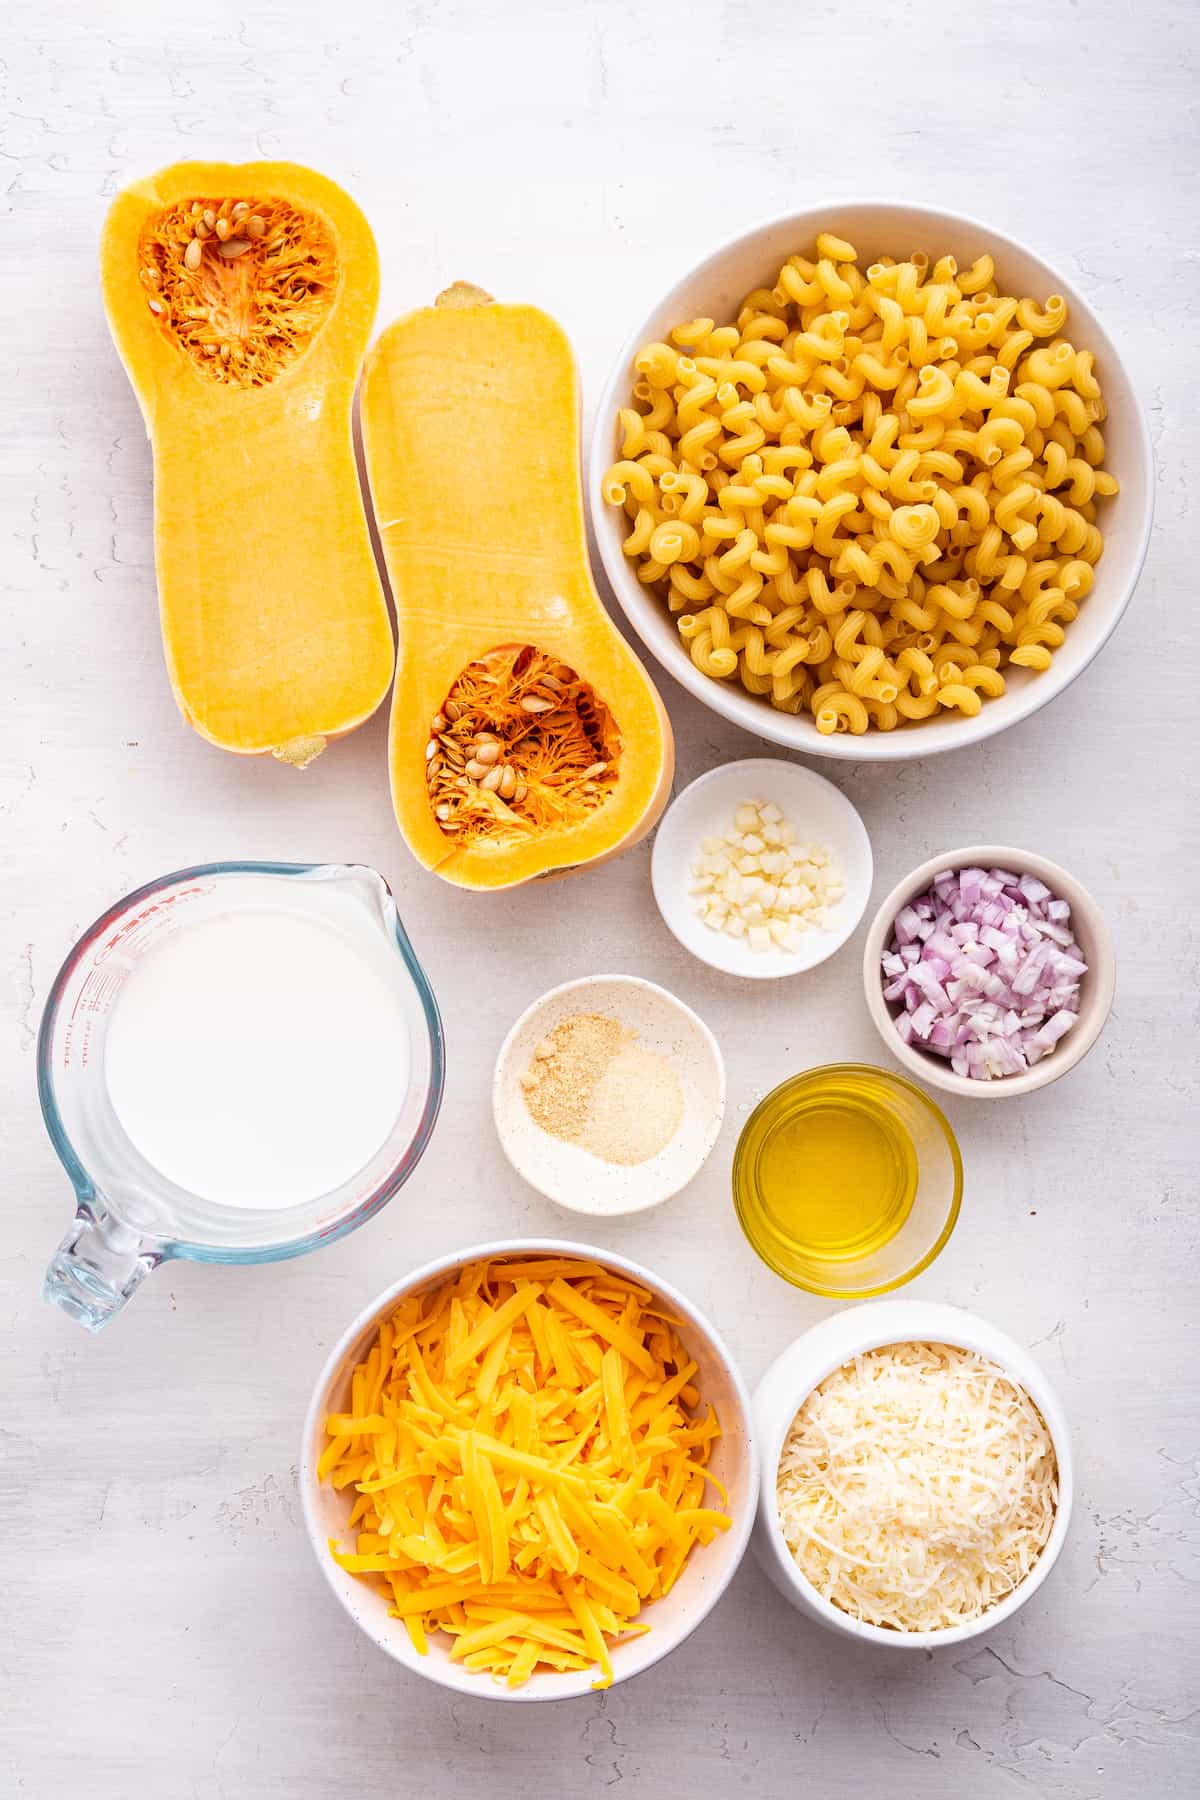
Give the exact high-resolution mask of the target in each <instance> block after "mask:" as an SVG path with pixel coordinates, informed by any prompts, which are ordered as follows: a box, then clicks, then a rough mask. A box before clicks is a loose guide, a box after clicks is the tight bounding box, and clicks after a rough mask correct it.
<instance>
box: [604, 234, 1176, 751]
mask: <svg viewBox="0 0 1200 1800" xmlns="http://www.w3.org/2000/svg"><path fill="white" fill-rule="evenodd" d="M820 231H835V232H837V233H838V234H839V235H841V236H843V237H847V238H849V239H850V241H851V242H852V243H853V244H854V245H855V246H856V247H857V249H858V250H859V252H860V254H861V260H862V263H863V266H864V267H865V266H866V265H867V264H868V263H870V262H872V261H874V260H875V259H876V258H877V257H879V256H884V255H890V256H893V257H897V258H899V257H903V256H905V255H907V254H908V253H909V252H910V251H912V250H917V249H923V250H926V251H927V252H928V254H929V255H930V257H931V258H934V257H936V256H939V255H944V254H945V253H947V252H949V253H951V254H952V255H954V256H955V257H957V259H958V262H959V265H960V267H962V268H966V267H967V266H968V265H969V264H970V263H972V262H973V261H974V260H975V258H976V257H977V256H979V255H980V254H981V253H982V252H984V251H988V252H990V253H991V254H992V255H993V256H994V257H995V260H996V267H997V278H998V280H999V282H1000V283H1001V290H1002V291H1003V292H1007V293H1013V294H1017V295H1025V294H1031V295H1033V296H1034V297H1035V298H1037V299H1038V300H1042V299H1044V298H1045V296H1046V295H1047V294H1052V293H1058V294H1062V295H1063V297H1064V298H1065V299H1066V302H1067V307H1068V317H1067V335H1068V336H1069V337H1070V339H1071V341H1072V343H1074V344H1075V345H1076V347H1077V348H1079V349H1086V350H1091V351H1093V352H1094V354H1095V357H1096V372H1097V375H1098V376H1099V378H1100V381H1101V382H1102V384H1103V388H1104V397H1105V402H1106V404H1107V407H1108V419H1107V421H1106V423H1105V425H1104V428H1103V429H1104V437H1105V442H1106V445H1107V455H1106V459H1105V460H1106V463H1107V466H1108V468H1109V469H1110V470H1111V471H1112V473H1113V474H1114V475H1116V476H1117V478H1118V479H1119V481H1120V483H1121V492H1120V494H1118V495H1117V496H1116V497H1115V498H1114V499H1112V500H1111V501H1108V502H1106V503H1105V506H1104V512H1103V518H1102V520H1101V523H1102V526H1103V530H1104V555H1103V556H1102V557H1101V559H1100V562H1099V564H1098V565H1097V568H1096V582H1095V586H1094V588H1093V589H1092V592H1091V593H1090V594H1089V595H1088V597H1087V600H1086V601H1085V603H1084V604H1083V605H1082V606H1081V608H1080V611H1079V617H1078V618H1077V619H1076V620H1074V622H1073V623H1072V624H1071V626H1070V627H1069V628H1068V630H1067V634H1066V642H1065V643H1064V644H1063V646H1062V648H1061V649H1060V650H1057V651H1056V652H1055V654H1054V661H1053V662H1052V664H1051V666H1050V668H1049V669H1047V670H1046V671H1045V672H1044V673H1042V674H1036V673H1033V672H1031V671H1029V670H1024V669H1012V670H1006V671H1005V680H1006V682H1007V683H1008V686H1007V690H1006V692H1005V693H1004V694H1002V695H1001V696H1000V698H999V699H998V700H988V701H985V703H984V705H983V706H982V708H981V709H980V711H979V713H978V715H977V716H976V717H975V718H973V719H969V718H964V717H962V716H960V715H958V714H953V715H951V714H950V713H944V714H942V716H940V717H937V718H933V719H929V720H926V721H923V722H922V723H920V724H912V725H907V726H904V727H901V728H900V729H899V730H897V731H868V732H866V733H864V734H863V735H862V736H861V737H853V736H851V735H849V734H848V733H835V734H834V735H833V736H831V737H822V736H821V734H820V732H819V731H818V730H817V728H816V726H815V724H814V723H813V720H812V718H811V717H810V716H809V715H807V714H801V715H797V716H795V717H793V716H792V715H791V714H790V713H783V712H778V711H777V710H776V709H775V708H774V707H772V706H771V705H770V704H769V702H768V701H766V700H764V699H761V698H759V697H758V696H756V695H753V694H748V693H746V692H745V690H744V689H743V688H741V687H740V686H738V685H736V684H735V683H734V682H732V681H714V680H713V679H712V678H711V677H709V676H707V675H703V674H701V672H700V670H699V669H698V668H696V666H695V664H694V663H693V662H692V659H691V657H690V655H689V654H688V651H687V649H686V647H685V646H684V644H683V642H682V640H681V638H680V636H679V633H678V630H677V629H676V625H675V621H674V619H673V618H672V617H671V615H670V613H669V612H668V611H667V608H666V606H665V605H664V603H663V602H662V600H661V599H660V598H659V597H658V595H657V594H654V593H651V592H650V590H649V589H648V588H646V587H644V586H643V585H642V583H641V582H640V581H639V580H638V579H637V575H636V572H635V567H634V564H633V563H632V562H630V561H629V559H628V558H627V557H626V556H625V555H624V553H623V551H622V549H621V541H622V539H623V538H624V537H625V536H627V535H628V530H629V525H628V520H627V519H626V516H625V514H624V513H623V512H621V511H620V510H619V509H618V508H616V507H612V506H609V505H608V504H607V503H606V502H605V500H604V498H603V495H602V493H601V483H602V481H603V479H604V474H605V471H606V470H607V469H608V467H609V465H610V463H612V462H613V461H614V460H615V458H616V456H617V454H618V448H617V425H616V418H617V411H618V409H619V408H620V407H622V406H628V405H629V404H630V399H629V395H630V390H631V387H632V383H633V379H634V378H633V369H632V365H633V358H634V356H635V354H636V352H637V351H638V350H639V349H640V348H641V346H642V345H643V344H645V343H648V342H652V341H653V340H655V339H660V338H662V337H663V336H664V335H665V334H666V333H667V332H668V331H669V330H670V329H671V327H672V326H673V325H678V324H680V323H681V322H682V321H683V320H685V319H691V318H695V317H697V316H703V317H708V318H713V319H715V320H717V322H718V323H728V322H730V321H731V320H732V319H733V317H734V315H735V313H736V311H737V308H738V306H739V304H740V302H741V300H742V298H743V296H744V295H745V294H746V293H748V292H749V291H750V289H751V288H754V287H758V286H761V285H762V284H763V283H764V282H766V283H768V284H769V283H771V282H773V281H774V279H775V276H776V273H777V272H778V270H779V267H780V265H781V264H782V263H783V262H784V261H785V260H786V258H787V257H788V256H790V255H792V254H793V253H794V252H795V251H797V250H800V251H807V250H808V249H809V248H810V247H811V245H812V243H813V241H814V239H815V237H816V235H817V233H818V232H820ZM587 490H588V503H589V506H590V509H591V516H592V525H593V528H594V530H595V533H596V542H597V544H598V546H599V549H600V557H601V560H602V562H603V564H604V569H605V573H606V574H607V576H608V579H609V582H610V584H611V586H612V589H613V592H614V593H615V595H616V597H617V600H618V601H619V602H620V604H621V607H622V608H623V610H624V612H625V614H626V616H627V618H628V619H629V622H630V624H631V625H632V626H633V628H634V630H635V631H636V632H637V634H638V636H639V637H640V638H641V640H642V642H643V643H644V644H645V646H646V648H647V649H648V650H649V651H651V653H652V654H653V655H654V656H655V657H656V658H657V659H658V661H659V662H660V663H661V664H662V666H663V668H664V669H666V670H667V672H668V673H669V674H670V675H673V676H674V678H675V680H676V681H678V682H679V683H680V684H681V685H682V686H683V687H685V688H687V689H688V691H689V692H690V693H693V694H695V695H696V697H697V699H699V700H703V702H704V703H705V705H706V706H710V707H712V709H713V711H714V712H717V713H721V714H722V715H723V716H724V717H725V718H727V719H731V720H732V721H733V723H734V724H735V725H741V726H742V727H743V728H744V729H745V730H747V731H753V732H757V733H758V735H759V736H760V737H764V738H769V739H771V741H772V742H774V743H777V744H786V745H787V746H788V747H789V748H790V749H792V750H802V751H804V752H806V753H807V754H808V755H810V756H833V757H841V758H843V759H845V760H848V761H852V762H902V761H904V760H906V759H908V758H911V757H917V756H933V755H936V754H938V753H939V752H941V751H943V750H955V749H961V748H963V747H964V746H966V745H967V744H977V743H979V742H981V741H982V739H984V738H989V737H992V736H993V735H994V734H995V733H996V732H998V731H1005V730H1007V728H1008V727H1009V726H1010V725H1016V724H1017V723H1019V721H1020V720H1022V719H1027V718H1028V717H1029V715H1030V714H1031V713H1034V712H1036V711H1037V709H1038V708H1039V707H1040V706H1045V704H1046V703H1047V701H1049V700H1052V699H1053V698H1054V696H1055V695H1056V694H1060V693H1061V692H1062V691H1063V689H1064V688H1065V687H1067V686H1069V684H1070V683H1071V682H1072V681H1074V679H1075V677H1076V676H1077V675H1079V674H1081V673H1082V671H1083V670H1084V669H1086V668H1087V666H1088V664H1089V663H1090V662H1091V660H1092V658H1093V657H1094V656H1095V655H1096V654H1097V652H1098V651H1099V650H1100V649H1101V648H1102V647H1103V645H1104V644H1105V643H1106V642H1107V640H1108V638H1109V637H1110V636H1111V635H1112V633H1113V631H1114V630H1115V629H1116V626H1117V623H1118V621H1119V620H1120V617H1121V615H1122V613H1123V612H1124V611H1125V608H1126V606H1127V605H1128V603H1129V599H1130V596H1131V595H1132V593H1133V589H1134V586H1135V584H1136V582H1137V578H1138V575H1139V573H1140V571H1141V567H1142V563H1143V561H1144V560H1145V556H1146V546H1147V544H1148V543H1149V540H1150V522H1151V516H1152V512H1153V492H1154V463H1153V456H1152V452H1151V448H1150V434H1149V431H1148V429H1147V426H1146V420H1145V416H1144V414H1143V412H1142V407H1141V404H1140V402H1139V400H1138V397H1137V393H1136V391H1135V389H1134V386H1133V381H1132V378H1131V376H1130V374H1129V371H1128V370H1127V368H1126V367H1125V365H1124V363H1123V362H1122V361H1121V357H1120V355H1119V353H1118V351H1117V348H1116V346H1115V345H1114V343H1113V341H1112V339H1111V338H1110V337H1109V335H1108V333H1107V332H1106V331H1105V329H1104V327H1103V325H1102V324H1101V323H1100V320H1099V319H1098V318H1097V316H1096V314H1095V312H1094V311H1093V310H1092V307H1091V306H1090V305H1089V303H1088V302H1087V300H1086V299H1085V298H1084V297H1083V295H1082V294H1080V292H1079V291H1078V289H1077V288H1075V287H1074V286H1073V284H1072V283H1071V282H1070V281H1068V280H1067V279H1066V277H1065V276H1063V275H1062V274H1060V273H1059V271H1058V270H1057V269H1055V268H1053V267H1052V266H1051V265H1050V264H1049V263H1048V262H1045V261H1044V260H1043V259H1042V258H1041V257H1040V256H1038V255H1036V254H1035V253H1034V252H1033V251H1032V250H1030V249H1028V248H1027V247H1026V246H1025V245H1023V244H1020V243H1018V242H1017V241H1016V240H1015V239H1013V238H1010V237H1007V236H1006V235H1005V234H1004V233H1003V232H1002V231H998V230H996V228H995V227H994V226H992V225H984V224H981V223H979V222H978V221H977V220H975V219H969V218H965V217H963V215H961V214H959V213H951V212H943V211H940V210H938V209H937V208H935V207H928V206H909V205H905V204H903V203H900V202H896V201H888V200H848V201H840V202H831V203H829V204H827V205H822V206H816V207H812V208H810V209H808V210H807V211H805V212H797V213H792V214H790V215H789V216H788V217H787V218H783V219H772V220H770V221H769V222H768V223H767V224H765V225H759V226H756V227H755V228H754V229H753V230H752V231H747V232H745V233H744V234H743V235H742V236H741V237H738V238H734V239H733V240H732V242H730V243H727V244H723V245H722V246H721V247H720V248H719V249H717V250H715V251H714V252H713V254H712V255H711V256H708V257H706V258H705V260H704V261H703V262H702V263H698V264H697V266H696V267H695V268H694V269H692V270H690V271H689V272H688V273H687V274H686V275H684V276H683V277H682V279H681V280H679V281H678V282H676V284H675V286H674V287H673V288H672V289H671V290H670V292H669V293H668V294H666V295H665V296H664V297H663V298H662V299H661V300H660V301H659V302H658V304H657V305H656V306H655V307H654V308H653V309H652V311H651V312H649V313H648V314H647V315H646V317H645V318H643V319H642V320H641V322H640V323H639V324H637V325H636V326H635V327H634V329H633V330H632V331H631V332H630V335H629V338H628V340H627V342H626V343H625V345H624V348H623V349H622V351H621V354H620V355H619V356H618V358H617V360H616V363H615V365H614V367H613V371H612V374H611V375H610V376H609V379H608V383H607V385H606V387H605V389H604V393H603V394H602V396H601V399H600V405H599V409H598V411H597V413H596V423H595V428H594V431H593V434H592V443H591V452H590V457H589V462H588V473H587Z"/></svg>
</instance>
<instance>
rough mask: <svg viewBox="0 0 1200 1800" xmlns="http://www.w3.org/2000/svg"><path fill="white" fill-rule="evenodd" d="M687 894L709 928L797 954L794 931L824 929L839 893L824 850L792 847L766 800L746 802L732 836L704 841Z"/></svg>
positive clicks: (793, 836) (793, 839)
mask: <svg viewBox="0 0 1200 1800" xmlns="http://www.w3.org/2000/svg"><path fill="white" fill-rule="evenodd" d="M690 891H691V894H692V896H693V899H694V900H695V903H696V912H697V914H698V915H699V917H700V918H701V919H702V920H703V921H704V923H705V924H706V925H707V926H708V927H709V929H710V930H712V931H723V932H726V933H727V934H728V935H729V936H730V937H737V938H745V939H746V941H747V943H748V944H749V946H750V948H751V949H752V950H760V951H761V950H772V949H778V950H795V949H797V948H798V947H799V936H800V933H801V932H803V931H807V930H808V928H809V927H810V926H813V925H815V926H818V927H822V926H824V925H826V924H827V923H828V914H827V908H828V907H830V906H832V905H833V903H834V902H835V901H836V900H840V899H841V897H842V894H843V893H844V891H845V890H844V888H843V885H842V880H841V875H840V872H839V870H838V869H837V867H836V865H835V863H834V861H833V858H832V856H831V855H830V852H829V851H828V850H827V849H826V848H825V847H824V845H822V844H802V843H800V842H799V833H798V832H797V830H796V827H795V826H794V825H793V824H792V823H791V821H790V820H789V819H786V818H785V817H784V815H783V813H782V812H781V811H780V809H779V808H778V807H777V806H776V805H775V804H774V802H773V801H770V800H746V801H743V803H742V804H741V805H740V806H739V807H738V809H737V811H736V812H735V814H734V819H733V829H732V831H730V832H729V833H727V834H726V835H725V836H724V837H706V838H705V839H704V842H703V844H702V845H701V855H700V858H699V860H698V861H697V862H696V863H695V864H694V865H693V867H692V885H691V890H690Z"/></svg>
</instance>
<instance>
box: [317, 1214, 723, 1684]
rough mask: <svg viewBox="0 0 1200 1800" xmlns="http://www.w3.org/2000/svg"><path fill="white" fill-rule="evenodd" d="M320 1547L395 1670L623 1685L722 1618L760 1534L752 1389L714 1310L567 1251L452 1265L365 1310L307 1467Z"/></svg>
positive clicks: (326, 1390) (449, 1680)
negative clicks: (712, 1316)
mask: <svg viewBox="0 0 1200 1800" xmlns="http://www.w3.org/2000/svg"><path fill="white" fill-rule="evenodd" d="M300 1493H301V1499H302V1502H303V1506H304V1518H305V1524H306V1526H307V1529H308V1535H309V1541H310V1542H311V1544H312V1547H313V1553H314V1555H315V1556H316V1558H317V1561H318V1563H319V1564H320V1566H321V1568H322V1570H323V1571H324V1573H325V1576H326V1579H327V1580H328V1582H329V1584H330V1586H331V1587H332V1589H333V1591H334V1593H335V1594H336V1596H337V1598H338V1600H339V1601H340V1602H341V1605H342V1606H343V1607H344V1609H345V1611H346V1612H347V1613H349V1615H350V1617H351V1618H352V1619H353V1620H354V1622H355V1624H356V1625H358V1626H359V1627H360V1628H361V1629H362V1630H363V1631H364V1632H365V1633H366V1634H367V1636H368V1637H369V1638H370V1639H371V1640H372V1641H373V1642H374V1643H375V1644H377V1645H378V1646H379V1647H380V1649H382V1650H385V1651H386V1652H387V1653H388V1655H389V1656H392V1657H394V1658H395V1660H396V1661H397V1662H399V1663H402V1664H403V1665H404V1667H405V1668H407V1669H409V1670H411V1671H413V1672H414V1673H416V1674H420V1675H424V1676H426V1677H427V1678H428V1679H429V1680H431V1681H435V1682H437V1683H438V1684H439V1685H440V1686H442V1687H448V1688H452V1689H455V1690H457V1691H458V1692H460V1693H467V1694H474V1695H475V1696H476V1697H478V1698H481V1699H491V1700H518V1701H526V1700H564V1699H571V1698H573V1697H576V1696H578V1695H580V1694H586V1693H589V1692H590V1691H591V1690H592V1689H593V1688H604V1687H607V1686H609V1685H610V1684H611V1683H614V1682H618V1681H625V1680H628V1679H629V1677H630V1676H632V1675H636V1674H639V1673H640V1672H641V1670H643V1669H647V1668H649V1667H650V1666H651V1665H652V1664H653V1663H656V1662H658V1661H659V1660H660V1658H662V1657H663V1656H666V1655H667V1654H668V1653H669V1652H670V1651H671V1650H673V1649H674V1648H675V1646H676V1645H677V1644H680V1643H682V1642H683V1640H684V1638H686V1637H687V1636H688V1635H689V1633H690V1632H692V1631H693V1630H694V1629H695V1627H696V1626H697V1625H698V1624H699V1623H700V1621H701V1620H702V1619H703V1618H704V1617H705V1616H706V1615H707V1614H708V1612H709V1611H710V1610H711V1608H712V1607H714V1606H715V1605H716V1603H717V1601H718V1600H719V1599H720V1597H721V1595H722V1594H723V1593H724V1591H725V1589H726V1587H727V1586H728V1585H729V1582H730V1581H731V1580H732V1578H733V1575H734V1572H735V1571H736V1569H737V1566H738V1564H739V1563H740V1562H741V1559H742V1556H743V1553H744V1551H745V1549H746V1545H747V1543H748V1542H749V1537H750V1531H751V1528H752V1526H753V1523H754V1514H755V1506H756V1502H757V1496H758V1464H757V1459H756V1457H755V1454H754V1446H753V1441H752V1430H751V1422H750V1399H749V1395H748V1393H747V1390H746V1387H745V1384H744V1383H743V1381H742V1378H741V1376H740V1375H739V1373H738V1371H737V1368H736V1366H735V1364H734V1362H733V1360H732V1358H731V1357H730V1355H729V1352H728V1351H727V1350H726V1348H725V1346H724V1344H723V1343H722V1342H721V1340H720V1338H719V1337H718V1336H717V1334H716V1332H715V1331H714V1330H713V1328H712V1326H711V1325H710V1324H709V1323H708V1321H707V1320H706V1319H705V1318H704V1316H703V1314H702V1313H700V1312H698V1311H697V1309H696V1308H695V1307H694V1306H693V1305H692V1304H691V1303H690V1302H689V1301H688V1300H686V1299H685V1298H684V1297H683V1295H682V1294H680V1293H678V1292H677V1291H676V1289H674V1288H673V1287H671V1286H669V1284H668V1283H666V1282H664V1281H662V1280H661V1279H660V1278H659V1277H658V1276H657V1275H655V1274H652V1273H651V1272H650V1271H649V1270H648V1269H645V1268H643V1267H642V1266H641V1265H640V1264H639V1263H636V1262H633V1261H631V1260H630V1259H629V1258H627V1257H623V1256H616V1255H614V1254H613V1253H612V1252H611V1251H607V1250H603V1251H602V1250H596V1249H593V1248H591V1247H590V1246H589V1245H587V1244H576V1243H567V1242H562V1241H559V1240H557V1239H541V1238H538V1239H507V1240H505V1241H503V1242H500V1243H493V1244H483V1245H480V1246H478V1247H476V1248H473V1249H469V1250H465V1251H460V1252H458V1253H457V1254H455V1255H452V1256H444V1257H441V1258H439V1259H438V1260H437V1261H436V1262H432V1263H429V1264H427V1265H426V1266H425V1267H424V1268H421V1269H418V1270H416V1271H415V1272H414V1273H413V1274H411V1275H408V1276H406V1277H405V1278H404V1280H402V1281H398V1282H396V1283H395V1284H394V1285H393V1286H392V1287H390V1288H388V1289H386V1290H385V1292H384V1293H382V1294H380V1295H379V1296H378V1298H376V1299H375V1300H373V1301H372V1302H371V1304H370V1305H369V1306H368V1307H367V1308H366V1309H365V1310H364V1311H363V1312H362V1313H360V1314H359V1316H358V1318H357V1319H355V1320H354V1322H353V1324H352V1325H350V1326H349V1327H348V1328H347V1330H346V1331H345V1332H344V1333H343V1335H342V1337H341V1339H340V1340H339V1342H338V1343H337V1345H336V1346H335V1348H334V1349H333V1351H332V1352H331V1354H330V1356H329V1358H328V1360H327V1361H326V1364H325V1367H324V1369H323V1370H322V1371H321V1375H320V1377H319V1379H318V1381H317V1384H316V1388H315V1390H314V1393H313V1397H312V1402H311V1404H310V1406H309V1409H308V1416H307V1418H306V1420H305V1425H304V1438H303V1444H302V1448H301V1456H300Z"/></svg>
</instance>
